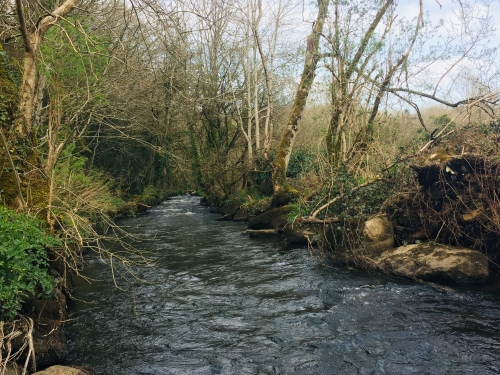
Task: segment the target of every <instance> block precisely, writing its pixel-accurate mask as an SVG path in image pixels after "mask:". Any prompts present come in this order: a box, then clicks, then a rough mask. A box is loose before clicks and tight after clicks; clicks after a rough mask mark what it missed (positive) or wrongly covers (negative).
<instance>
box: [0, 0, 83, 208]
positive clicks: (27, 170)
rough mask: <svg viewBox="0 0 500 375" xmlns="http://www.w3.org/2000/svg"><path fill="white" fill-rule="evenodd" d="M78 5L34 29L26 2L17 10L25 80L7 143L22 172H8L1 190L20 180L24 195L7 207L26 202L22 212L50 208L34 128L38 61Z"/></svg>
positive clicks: (72, 2)
mask: <svg viewBox="0 0 500 375" xmlns="http://www.w3.org/2000/svg"><path fill="white" fill-rule="evenodd" d="M77 3H78V0H66V1H65V2H64V3H63V4H62V5H61V6H59V7H58V8H56V9H55V10H53V11H52V13H50V14H49V15H45V16H43V17H42V18H40V19H39V20H38V22H37V24H36V25H35V26H33V27H32V28H30V27H28V26H27V25H26V20H25V18H24V13H23V5H22V2H21V0H16V11H17V15H18V20H19V26H20V31H21V35H22V37H23V41H24V59H23V78H22V83H21V88H20V90H19V105H18V112H19V117H18V118H17V120H16V121H14V123H13V124H12V123H11V124H12V125H13V130H15V131H14V132H10V138H9V140H8V141H7V142H6V143H8V144H9V148H10V149H12V160H13V163H14V164H15V165H16V169H18V170H19V173H18V172H17V171H16V170H15V169H14V168H12V169H13V170H12V171H10V170H9V171H6V172H5V174H4V176H2V182H1V183H0V189H1V188H2V187H3V182H7V181H13V180H14V179H17V180H18V185H19V187H20V188H19V191H18V194H20V195H21V196H16V197H14V196H12V197H11V199H9V201H6V203H7V205H9V206H12V207H16V208H21V207H20V206H21V205H20V204H18V203H16V202H23V204H22V206H23V207H22V208H21V209H22V210H26V209H28V210H33V212H36V213H37V214H41V211H43V210H45V209H46V208H47V202H48V197H49V194H50V192H49V180H48V178H47V175H46V174H45V173H44V171H43V169H42V162H41V158H40V155H39V153H38V149H37V148H36V146H37V140H36V134H35V132H34V131H33V126H32V122H33V115H34V112H35V106H36V101H37V98H36V97H37V95H36V86H37V66H36V64H37V58H38V53H39V51H40V47H41V44H42V39H43V36H44V35H45V33H46V32H47V30H49V29H50V28H51V27H52V26H53V25H55V24H56V23H57V22H58V21H59V20H60V19H61V18H62V17H65V16H66V15H67V14H69V13H70V12H71V11H72V10H73V8H74V7H75V6H76V5H77ZM28 30H30V32H29V31H28ZM14 145H15V146H14ZM5 146H7V144H6V145H5ZM45 172H47V171H45ZM10 175H12V176H10ZM22 195H24V196H22ZM24 202H25V203H24ZM26 206H27V207H26Z"/></svg>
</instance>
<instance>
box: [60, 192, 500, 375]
mask: <svg viewBox="0 0 500 375" xmlns="http://www.w3.org/2000/svg"><path fill="white" fill-rule="evenodd" d="M215 218H216V216H214V215H211V214H209V213H208V210H207V209H206V208H204V207H201V206H200V205H199V200H198V199H197V198H195V197H188V196H185V197H177V198H174V199H173V200H170V201H167V202H165V203H163V204H162V205H160V206H158V207H155V208H154V209H153V210H151V213H150V214H149V215H147V216H144V217H140V218H134V219H128V220H126V221H124V222H123V224H124V225H125V226H127V227H128V228H129V230H130V231H131V232H133V233H135V234H138V235H142V236H147V237H148V238H149V239H150V241H144V242H142V243H141V244H139V246H140V247H141V248H142V249H144V250H148V251H149V252H148V254H149V255H148V257H150V259H151V260H154V261H155V262H156V268H140V267H136V271H137V272H138V274H140V275H141V277H143V278H144V279H145V280H147V283H137V282H135V281H134V280H133V279H132V280H130V281H129V282H125V281H122V283H121V286H122V287H125V288H126V289H128V290H130V291H131V292H124V291H121V290H119V289H117V288H115V287H114V285H113V282H112V279H111V275H110V272H109V268H108V267H107V266H106V265H105V264H102V263H101V262H92V265H91V266H89V267H87V269H86V271H85V275H86V276H88V277H91V278H94V279H98V281H95V282H93V283H92V284H91V285H89V284H87V283H85V282H83V281H80V282H79V285H78V295H77V297H78V298H80V299H83V300H85V301H87V302H92V303H84V302H82V301H77V302H76V303H75V304H76V306H75V308H74V310H73V315H72V317H71V318H72V319H74V320H72V321H71V322H70V323H68V324H67V326H66V331H67V333H68V335H69V338H70V355H69V358H68V359H67V363H68V364H75V365H76V364H79V365H90V366H93V367H94V368H95V369H96V370H97V371H98V372H99V373H100V374H101V375H114V374H130V375H132V374H200V375H201V374H419V375H421V374H457V375H458V374H468V373H472V374H475V375H483V374H484V375H486V374H500V298H499V297H497V295H495V294H492V293H484V292H479V291H477V289H468V290H465V289H464V290H462V291H458V292H456V293H448V292H444V291H440V290H436V289H432V288H430V287H428V286H424V285H419V284H415V283H411V282H406V281H404V280H390V279H387V278H384V277H382V276H378V275H371V274H367V273H364V272H360V271H352V270H346V269H343V268H336V267H332V266H327V265H321V264H319V263H318V262H317V260H315V259H312V258H311V257H310V255H309V252H308V251H307V249H303V248H298V249H291V250H290V249H288V250H287V249H284V248H283V247H282V246H281V244H280V243H279V242H270V241H269V240H265V241H263V240H258V239H250V238H248V237H245V236H243V235H242V234H241V232H242V230H244V228H245V227H244V224H238V223H232V222H218V221H214V219H215Z"/></svg>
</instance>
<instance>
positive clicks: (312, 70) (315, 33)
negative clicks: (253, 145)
mask: <svg viewBox="0 0 500 375" xmlns="http://www.w3.org/2000/svg"><path fill="white" fill-rule="evenodd" d="M328 2H329V1H328V0H318V15H317V18H316V22H315V23H314V26H313V30H312V33H311V34H310V35H309V36H308V38H307V48H306V58H305V62H304V69H303V71H302V76H301V78H300V83H299V87H298V88H297V92H296V93H295V100H294V103H293V106H292V109H291V112H290V115H289V117H288V122H287V126H286V128H285V131H284V132H283V135H282V137H281V142H280V145H279V148H278V152H277V155H276V160H275V161H274V164H273V176H272V180H273V193H274V195H273V200H272V203H271V206H272V207H279V206H283V205H286V204H288V203H289V202H290V201H291V200H292V199H293V198H295V197H296V192H295V191H294V190H293V189H291V187H290V186H289V185H288V183H287V181H286V170H287V168H288V162H289V160H290V155H291V153H292V149H293V143H294V140H295V135H296V134H297V131H298V122H299V120H300V117H301V116H302V112H303V110H304V108H305V106H306V102H307V97H308V96H309V91H310V90H311V86H312V84H313V81H314V77H315V75H316V66H317V64H318V61H319V59H320V54H319V52H318V51H319V39H320V35H321V33H322V31H323V24H324V23H325V18H326V14H327V12H328Z"/></svg>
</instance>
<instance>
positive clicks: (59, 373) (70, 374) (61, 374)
mask: <svg viewBox="0 0 500 375" xmlns="http://www.w3.org/2000/svg"><path fill="white" fill-rule="evenodd" d="M33 375H87V372H85V371H82V370H80V369H77V368H73V367H67V366H52V367H49V368H48V369H46V370H43V371H38V372H35V373H34V374H33Z"/></svg>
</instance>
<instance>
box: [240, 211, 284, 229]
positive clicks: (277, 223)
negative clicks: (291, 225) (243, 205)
mask: <svg viewBox="0 0 500 375" xmlns="http://www.w3.org/2000/svg"><path fill="white" fill-rule="evenodd" d="M291 211H292V208H291V207H289V206H283V207H278V208H272V209H270V210H268V211H265V212H264V213H262V214H260V215H257V216H255V217H253V218H252V219H250V221H249V222H248V229H256V230H258V229H278V230H282V229H283V227H284V226H285V225H287V224H288V214H289V213H290V212H291Z"/></svg>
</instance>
